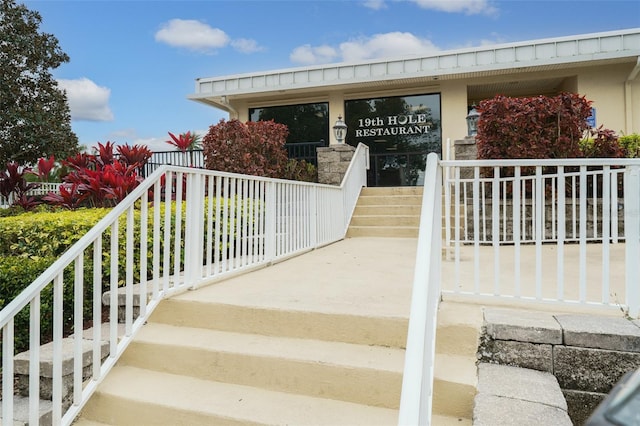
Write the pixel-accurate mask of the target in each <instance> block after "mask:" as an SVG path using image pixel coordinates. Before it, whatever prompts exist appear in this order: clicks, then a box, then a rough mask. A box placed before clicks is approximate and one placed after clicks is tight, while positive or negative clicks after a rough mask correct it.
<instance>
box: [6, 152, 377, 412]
mask: <svg viewBox="0 0 640 426" xmlns="http://www.w3.org/2000/svg"><path fill="white" fill-rule="evenodd" d="M356 154H357V155H355V156H354V158H353V159H352V163H355V164H352V165H351V166H350V167H349V171H348V172H347V175H346V176H345V179H344V180H343V182H342V185H341V186H340V187H337V186H332V185H322V184H314V183H308V182H297V181H290V180H283V179H270V178H263V177H255V176H246V175H239V174H234V173H224V172H217V171H211V170H203V169H195V168H183V167H177V166H167V165H165V166H162V167H161V168H159V169H157V170H156V171H154V173H153V174H151V176H149V177H148V178H147V179H145V180H144V181H143V182H142V183H141V184H140V185H139V186H138V187H137V188H136V189H134V190H133V191H132V192H131V193H130V194H129V195H128V196H127V197H126V198H125V199H124V200H123V201H122V202H120V203H119V204H118V205H116V206H115V207H114V208H113V209H112V210H111V211H110V212H109V213H107V215H106V216H105V217H104V218H102V219H101V220H100V221H99V222H98V223H97V224H96V225H95V226H94V227H93V228H92V229H91V230H89V231H88V232H87V233H86V234H85V235H83V236H82V237H80V239H79V240H78V241H77V242H76V243H75V244H74V245H73V246H71V247H70V248H69V249H68V250H67V251H66V252H65V253H63V254H62V256H60V258H58V259H57V260H56V261H55V262H54V263H53V264H52V265H51V266H49V267H48V268H47V269H46V270H45V271H44V272H43V273H42V274H41V275H40V276H39V277H38V278H37V279H36V280H35V281H34V282H33V283H31V284H30V285H29V286H28V287H27V288H26V289H25V290H24V291H23V292H22V293H20V295H18V296H17V297H16V298H15V299H14V300H12V301H11V302H10V303H9V304H8V305H7V306H6V307H5V308H4V309H3V310H2V311H0V329H2V351H3V352H2V353H3V359H2V369H3V370H2V371H3V376H2V390H3V400H2V419H1V421H2V423H3V424H4V423H7V424H9V423H10V422H12V421H13V402H14V395H13V378H14V363H13V354H14V348H15V344H14V327H15V322H14V318H15V316H16V315H17V314H18V313H20V312H22V311H23V310H24V309H26V308H28V307H30V308H31V314H32V315H31V320H30V326H29V333H30V338H29V365H30V367H29V395H30V397H29V423H30V424H38V422H39V394H40V391H39V389H40V383H39V382H40V380H39V379H40V377H39V376H40V372H39V364H40V361H41V353H40V349H39V346H40V334H41V333H40V315H39V314H37V312H39V310H40V295H41V293H42V291H43V290H44V289H45V288H48V287H49V286H52V287H53V306H54V315H53V330H52V334H51V336H50V337H51V340H52V344H53V379H52V381H53V383H52V389H53V392H52V395H53V413H52V419H53V424H63V425H68V424H71V422H72V421H73V419H74V418H75V416H76V415H77V414H78V413H79V411H80V410H81V408H82V407H83V405H84V404H85V403H86V401H87V400H88V399H89V397H90V396H91V394H92V393H93V392H94V391H95V389H96V388H97V386H98V383H99V382H100V381H101V380H102V378H103V377H104V376H105V375H106V374H107V372H108V371H109V370H110V369H111V368H112V367H113V365H114V364H115V362H116V361H117V359H118V358H119V356H120V355H121V354H122V352H123V351H124V350H125V349H126V347H127V345H128V344H129V342H130V341H131V339H132V338H133V336H134V335H135V333H136V332H137V330H138V329H140V327H142V325H143V324H144V322H145V321H146V319H147V318H148V317H149V315H150V314H151V313H152V312H153V310H154V309H155V307H156V306H157V304H158V303H159V301H160V300H161V299H163V298H165V297H167V296H168V295H170V294H174V293H175V292H177V291H184V290H186V289H188V288H195V287H197V286H198V285H202V284H204V283H206V282H210V281H212V280H216V279H220V278H223V277H225V276H229V274H235V273H239V272H241V271H247V270H250V269H253V268H256V267H261V266H266V265H268V264H270V263H271V262H274V261H277V260H279V259H284V258H287V257H289V256H292V255H296V254H299V253H302V252H305V251H308V250H312V249H314V248H317V247H320V246H323V245H326V244H330V243H332V242H335V241H338V240H340V239H342V238H344V236H345V234H346V226H347V225H348V222H349V218H348V217H347V216H346V215H345V214H344V213H343V212H345V211H346V210H349V209H347V208H346V206H349V208H350V207H351V205H355V202H356V200H357V197H358V194H359V192H360V188H361V187H362V186H364V185H366V167H364V166H365V165H366V159H367V158H368V156H367V155H366V154H367V153H366V149H365V148H359V149H358V150H357V152H356ZM356 189H357V190H356ZM345 221H346V224H345ZM120 222H121V223H122V225H121V224H120ZM228 224H232V225H228ZM136 233H137V234H138V235H139V245H138V242H137V241H135V244H134V236H135V235H136ZM103 240H105V241H106V240H108V241H109V244H105V246H104V247H103ZM91 253H92V254H91ZM86 254H89V255H88V256H85V255H86ZM85 257H86V258H87V259H92V261H93V263H92V264H91V263H87V261H85ZM103 263H106V265H105V268H104V269H105V270H104V272H105V273H106V274H107V276H109V277H110V278H109V280H108V283H107V282H104V279H103V276H105V275H104V274H103ZM87 267H88V268H92V271H90V272H89V273H87V272H85V269H86V268H87ZM69 269H72V271H70V272H71V273H70V274H69ZM85 274H86V277H85ZM138 276H139V277H138ZM67 282H68V284H66V283H67ZM66 285H72V286H73V292H72V294H73V296H71V297H72V299H73V300H66V299H65V297H67V296H64V294H66V293H65V292H64V288H65V286H66ZM91 285H92V286H93V289H91V288H87V289H84V286H91ZM105 285H106V287H107V288H108V289H109V290H110V293H111V297H110V308H109V310H108V316H109V323H110V326H109V331H108V336H104V339H106V340H107V341H108V343H109V354H108V357H107V358H106V359H102V355H101V354H102V347H101V346H102V345H101V341H102V340H103V338H102V336H101V327H97V326H96V327H94V334H93V343H92V352H93V356H92V357H91V360H92V361H91V366H92V368H90V371H91V373H90V375H91V377H85V376H84V373H83V370H84V371H86V370H87V366H83V363H82V359H83V358H85V357H84V355H83V336H82V334H83V333H79V332H76V333H75V334H74V337H73V338H72V339H73V346H74V351H73V352H74V354H73V359H74V362H73V365H74V367H73V373H72V375H73V386H72V388H73V389H72V391H73V394H72V395H71V396H70V398H71V399H72V400H71V401H69V402H68V403H69V404H70V407H69V408H68V409H67V405H65V404H67V399H66V398H67V397H63V394H62V393H63V384H62V363H63V360H62V340H63V326H64V323H63V320H64V318H63V300H64V302H65V303H64V305H67V304H68V303H72V305H73V328H74V329H75V330H81V329H82V326H83V319H84V315H85V313H84V310H85V308H86V306H85V302H84V298H85V297H86V299H87V302H88V301H89V300H91V303H92V305H93V310H92V313H91V314H87V315H86V318H87V319H90V320H92V321H93V323H94V324H99V323H100V322H101V319H102V311H103V309H106V308H103V307H102V291H103V287H104V286H105ZM134 285H135V286H138V287H139V296H138V297H137V298H134ZM85 291H90V292H91V293H92V295H88V294H84V293H85ZM121 291H122V292H123V293H124V295H125V298H124V299H125V308H124V312H125V313H124V317H125V319H124V325H125V332H124V336H119V335H118V328H117V323H118V317H119V313H118V303H119V296H118V293H119V292H121ZM138 299H139V301H138ZM134 300H135V301H136V306H139V314H136V315H135V317H134V314H133V308H134ZM65 410H66V411H65Z"/></svg>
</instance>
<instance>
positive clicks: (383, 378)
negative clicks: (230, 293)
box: [120, 323, 404, 409]
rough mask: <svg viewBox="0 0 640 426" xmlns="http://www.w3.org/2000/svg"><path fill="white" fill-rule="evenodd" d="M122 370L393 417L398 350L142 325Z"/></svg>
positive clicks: (401, 358) (400, 354)
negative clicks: (324, 401) (365, 408)
mask: <svg viewBox="0 0 640 426" xmlns="http://www.w3.org/2000/svg"><path fill="white" fill-rule="evenodd" d="M120 363H121V365H128V366H134V367H139V368H147V369H151V370H157V371H162V372H166V373H172V374H180V375H184V376H191V377H197V378H200V379H205V380H211V381H217V382H225V383H234V384H239V385H246V386H253V387H259V388H263V389H269V390H274V391H281V392H288V393H296V394H301V395H308V396H314V397H319V398H329V399H335V400H342V401H347V402H353V403H357V404H365V405H371V406H376V407H385V408H393V409H397V408H398V405H399V397H400V390H401V387H402V366H403V364H404V350H402V349H398V348H389V347H381V346H371V345H355V344H349V343H340V342H327V341H320V340H311V339H294V338H285V337H276V336H263V335H256V334H246V333H231V332H224V331H217V330H206V329H202V328H189V327H176V326H172V325H167V324H159V323H148V324H146V325H145V326H144V327H143V328H142V330H141V331H140V333H139V335H138V336H136V338H135V340H134V341H133V342H132V343H131V344H130V346H129V348H128V350H127V351H126V352H125V354H124V355H123V357H122V358H121V361H120Z"/></svg>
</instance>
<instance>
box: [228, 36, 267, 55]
mask: <svg viewBox="0 0 640 426" xmlns="http://www.w3.org/2000/svg"><path fill="white" fill-rule="evenodd" d="M231 46H233V48H234V49H236V50H237V51H239V52H242V53H254V52H260V51H262V50H264V48H262V47H261V46H259V45H258V42H257V41H255V40H251V39H246V38H238V39H235V40H233V41H232V42H231Z"/></svg>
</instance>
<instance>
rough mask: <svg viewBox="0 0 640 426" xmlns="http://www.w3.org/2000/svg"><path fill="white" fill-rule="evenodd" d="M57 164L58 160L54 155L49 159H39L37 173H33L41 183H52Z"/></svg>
mask: <svg viewBox="0 0 640 426" xmlns="http://www.w3.org/2000/svg"><path fill="white" fill-rule="evenodd" d="M55 164H56V160H55V158H54V157H53V155H52V156H50V157H49V159H46V158H40V159H38V166H37V171H35V172H32V173H33V174H34V175H36V176H37V177H38V180H39V181H40V182H51V179H52V175H53V173H52V172H53V168H54V167H55Z"/></svg>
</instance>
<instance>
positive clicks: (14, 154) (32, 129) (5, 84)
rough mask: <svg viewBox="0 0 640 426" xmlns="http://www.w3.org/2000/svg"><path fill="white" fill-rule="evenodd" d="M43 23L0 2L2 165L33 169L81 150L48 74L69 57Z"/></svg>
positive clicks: (31, 13)
mask: <svg viewBox="0 0 640 426" xmlns="http://www.w3.org/2000/svg"><path fill="white" fill-rule="evenodd" d="M41 21H42V18H41V16H40V14H39V13H38V12H34V11H30V10H29V9H27V8H26V6H24V5H17V4H16V3H15V1H14V0H0V34H2V38H0V165H4V164H6V163H8V162H10V161H16V162H18V163H20V164H35V162H36V161H37V160H38V158H41V157H49V156H51V155H54V156H55V157H56V158H66V157H68V156H70V155H73V154H75V153H77V152H78V151H79V149H80V148H79V145H78V138H77V136H76V135H75V134H74V133H73V132H72V130H71V123H70V121H71V118H70V113H69V105H68V103H67V97H66V94H65V92H64V91H62V90H60V89H59V88H58V83H57V82H56V81H55V80H54V79H53V76H52V75H51V71H50V70H51V69H55V68H57V67H58V66H60V65H61V64H62V63H65V62H68V61H69V57H68V56H67V55H66V54H65V53H64V52H63V51H62V50H61V48H60V46H59V45H58V40H57V39H56V37H54V36H53V35H52V34H47V33H42V32H40V31H39V27H40V23H41Z"/></svg>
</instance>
